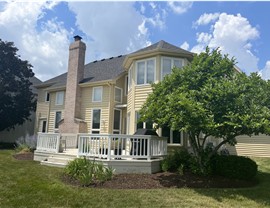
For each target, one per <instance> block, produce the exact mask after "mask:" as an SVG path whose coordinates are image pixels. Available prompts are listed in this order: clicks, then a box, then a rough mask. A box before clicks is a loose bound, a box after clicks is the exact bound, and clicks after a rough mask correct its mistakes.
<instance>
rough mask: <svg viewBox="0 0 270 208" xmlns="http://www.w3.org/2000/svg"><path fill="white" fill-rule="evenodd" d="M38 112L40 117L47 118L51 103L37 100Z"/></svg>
mask: <svg viewBox="0 0 270 208" xmlns="http://www.w3.org/2000/svg"><path fill="white" fill-rule="evenodd" d="M36 113H37V116H38V117H39V118H47V117H48V113H49V103H48V102H46V103H45V102H37V110H36Z"/></svg>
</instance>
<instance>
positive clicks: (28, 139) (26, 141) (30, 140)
mask: <svg viewBox="0 0 270 208" xmlns="http://www.w3.org/2000/svg"><path fill="white" fill-rule="evenodd" d="M36 143H37V138H36V136H35V135H32V136H30V135H29V134H27V135H26V136H25V137H19V138H18V139H17V140H16V142H15V151H16V152H34V150H35V149H36V145H37V144H36Z"/></svg>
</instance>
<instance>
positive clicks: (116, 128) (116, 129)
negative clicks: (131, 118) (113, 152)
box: [113, 109, 121, 134]
mask: <svg viewBox="0 0 270 208" xmlns="http://www.w3.org/2000/svg"><path fill="white" fill-rule="evenodd" d="M120 132H121V110H117V109H115V110H114V118H113V133H114V134H120Z"/></svg>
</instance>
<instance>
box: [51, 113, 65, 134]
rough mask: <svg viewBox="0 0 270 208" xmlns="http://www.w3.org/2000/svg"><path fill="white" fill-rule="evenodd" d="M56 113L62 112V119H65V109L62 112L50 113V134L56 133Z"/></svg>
mask: <svg viewBox="0 0 270 208" xmlns="http://www.w3.org/2000/svg"><path fill="white" fill-rule="evenodd" d="M56 111H61V119H63V118H64V113H65V111H64V109H62V110H59V109H58V110H53V111H50V114H49V122H48V132H50V133H53V132H55V128H54V127H55V112H56Z"/></svg>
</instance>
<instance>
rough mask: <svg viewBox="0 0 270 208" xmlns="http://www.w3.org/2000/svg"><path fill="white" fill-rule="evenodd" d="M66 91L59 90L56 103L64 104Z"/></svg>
mask: <svg viewBox="0 0 270 208" xmlns="http://www.w3.org/2000/svg"><path fill="white" fill-rule="evenodd" d="M64 97H65V93H64V91H58V92H56V95H55V105H63V104H64Z"/></svg>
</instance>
